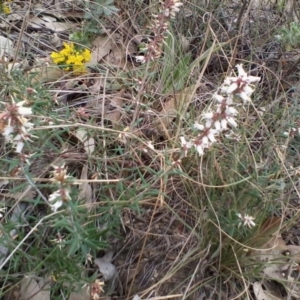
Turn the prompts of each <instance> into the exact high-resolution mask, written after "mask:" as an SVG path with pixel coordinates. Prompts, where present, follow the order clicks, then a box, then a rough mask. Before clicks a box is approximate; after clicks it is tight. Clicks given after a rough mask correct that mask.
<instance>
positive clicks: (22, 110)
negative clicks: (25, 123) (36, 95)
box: [17, 105, 32, 116]
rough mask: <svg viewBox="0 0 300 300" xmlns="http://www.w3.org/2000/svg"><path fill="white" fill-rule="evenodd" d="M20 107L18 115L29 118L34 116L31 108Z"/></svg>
mask: <svg viewBox="0 0 300 300" xmlns="http://www.w3.org/2000/svg"><path fill="white" fill-rule="evenodd" d="M17 106H18V113H19V114H20V115H21V116H29V115H32V109H31V107H23V106H19V105H17Z"/></svg>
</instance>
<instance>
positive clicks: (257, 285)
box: [253, 282, 283, 300]
mask: <svg viewBox="0 0 300 300" xmlns="http://www.w3.org/2000/svg"><path fill="white" fill-rule="evenodd" d="M253 292H254V295H255V297H256V299H257V300H275V299H277V300H283V299H279V298H277V297H275V296H273V295H272V294H270V293H269V292H268V291H266V290H264V289H263V285H262V283H261V282H254V283H253Z"/></svg>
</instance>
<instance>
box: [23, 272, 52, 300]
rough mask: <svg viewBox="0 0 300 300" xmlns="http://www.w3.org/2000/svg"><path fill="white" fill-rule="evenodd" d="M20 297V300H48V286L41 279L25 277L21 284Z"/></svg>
mask: <svg viewBox="0 0 300 300" xmlns="http://www.w3.org/2000/svg"><path fill="white" fill-rule="evenodd" d="M21 297H22V300H29V299H30V300H50V284H49V283H45V280H44V279H43V278H40V279H39V280H36V279H35V278H34V277H33V276H25V277H24V278H23V280H22V282H21Z"/></svg>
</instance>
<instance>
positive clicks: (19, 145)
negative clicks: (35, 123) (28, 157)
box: [15, 141, 24, 153]
mask: <svg viewBox="0 0 300 300" xmlns="http://www.w3.org/2000/svg"><path fill="white" fill-rule="evenodd" d="M15 147H16V152H17V153H22V150H23V148H24V142H22V141H18V142H17V143H16V144H15Z"/></svg>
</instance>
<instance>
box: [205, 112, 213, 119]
mask: <svg viewBox="0 0 300 300" xmlns="http://www.w3.org/2000/svg"><path fill="white" fill-rule="evenodd" d="M213 116H214V113H213V112H207V113H205V114H204V116H203V117H204V118H205V119H207V120H210V119H212V118H213Z"/></svg>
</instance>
